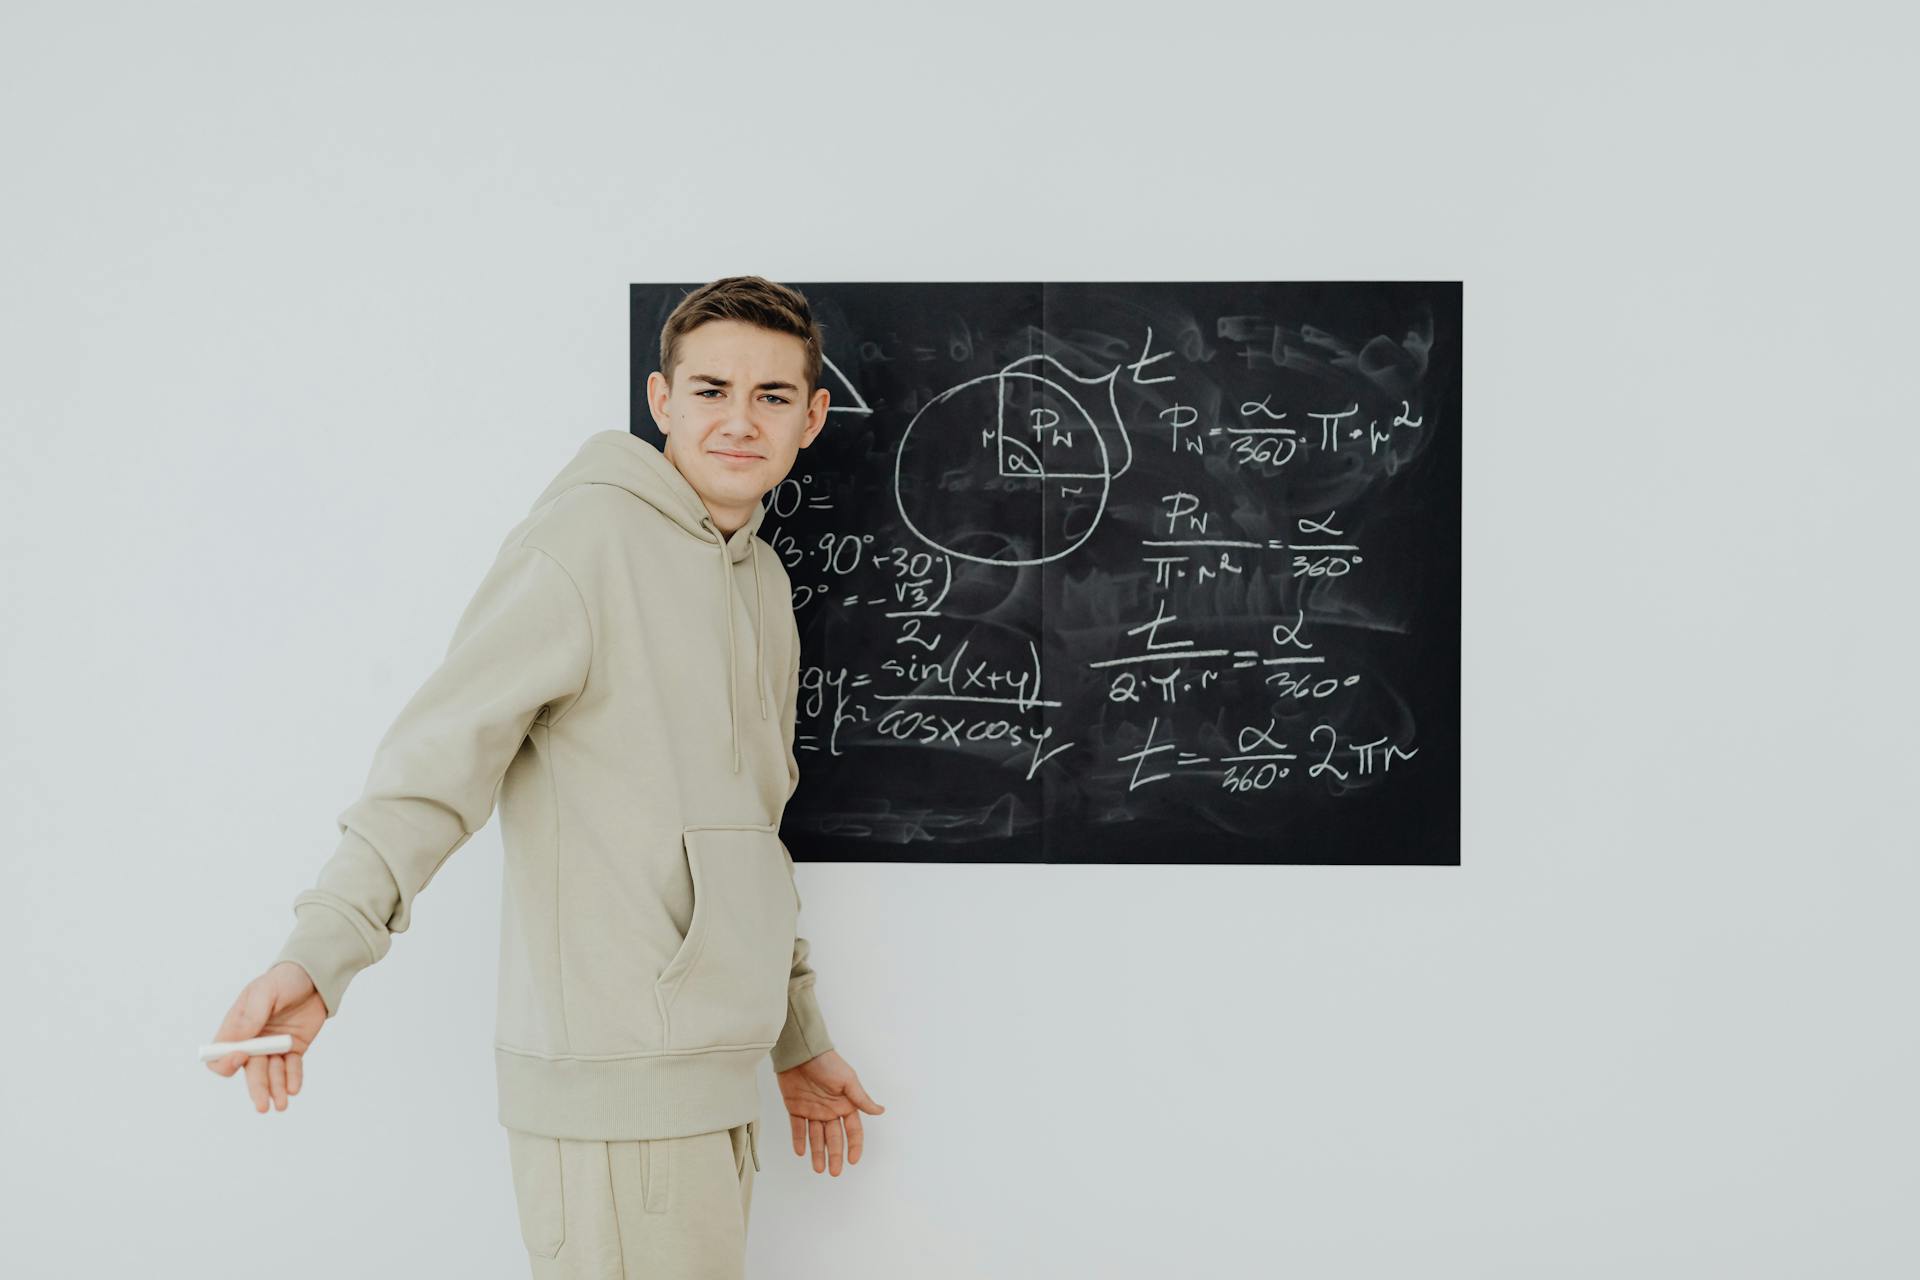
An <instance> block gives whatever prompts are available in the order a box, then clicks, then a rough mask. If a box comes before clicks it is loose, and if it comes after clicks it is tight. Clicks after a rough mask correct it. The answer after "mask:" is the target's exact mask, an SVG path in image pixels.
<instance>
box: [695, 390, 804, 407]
mask: <svg viewBox="0 0 1920 1280" xmlns="http://www.w3.org/2000/svg"><path fill="white" fill-rule="evenodd" d="M693 394H694V395H696V396H717V395H719V394H720V388H718V387H708V388H707V389H706V390H705V391H696V392H694V393H693ZM766 398H767V399H769V400H771V401H773V402H774V403H775V404H785V403H786V402H787V398H786V397H785V396H777V395H775V394H773V392H771V391H769V392H767V395H766Z"/></svg>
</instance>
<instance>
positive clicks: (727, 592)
mask: <svg viewBox="0 0 1920 1280" xmlns="http://www.w3.org/2000/svg"><path fill="white" fill-rule="evenodd" d="M701 523H702V524H705V525H706V526H707V527H708V528H709V529H713V531H714V533H715V534H717V535H718V534H720V530H719V529H717V528H715V527H714V525H713V524H712V523H711V522H709V521H707V520H705V519H703V520H702V521H701ZM747 554H748V555H750V556H753V682H754V685H755V687H756V692H758V694H759V697H760V718H761V719H762V720H765V719H766V718H767V682H766V677H765V675H764V673H763V662H762V655H763V653H764V652H765V646H766V632H767V628H766V626H765V624H764V621H763V616H762V613H761V609H760V557H759V556H757V555H754V552H753V548H751V547H749V548H748V549H747ZM732 569H733V556H732V554H731V550H730V548H729V547H728V546H727V539H726V537H725V535H720V610H721V612H722V613H725V614H726V615H727V724H728V727H729V728H730V729H731V730H732V731H733V771H734V772H735V773H738V772H740V711H739V701H740V699H739V692H738V689H737V688H736V681H735V679H734V670H733V667H734V659H733V644H734V629H733V573H732Z"/></svg>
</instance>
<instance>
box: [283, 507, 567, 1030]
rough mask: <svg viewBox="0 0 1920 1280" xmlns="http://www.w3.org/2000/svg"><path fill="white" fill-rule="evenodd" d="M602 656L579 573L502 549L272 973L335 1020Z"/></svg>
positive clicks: (381, 762)
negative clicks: (542, 724)
mask: <svg viewBox="0 0 1920 1280" xmlns="http://www.w3.org/2000/svg"><path fill="white" fill-rule="evenodd" d="M592 656H593V634H592V630H591V627H590V625H589V623H588V621H587V615H586V605H585V603H584V601H583V600H582V599H581V596H580V593H579V591H578V590H577V589H576V587H575V586H574V582H573V579H572V577H571V576H570V575H569V574H568V573H567V571H566V570H565V569H563V568H562V567H561V566H560V564H559V562H558V561H556V560H555V559H554V558H553V557H552V556H551V555H549V554H548V553H547V552H545V551H542V550H540V549H539V548H537V547H533V546H529V545H527V544H526V542H524V541H518V542H515V543H513V544H510V545H508V546H504V547H502V548H501V551H500V554H499V556H498V558H497V559H495V561H494V563H493V565H492V567H491V568H489V569H488V570H487V573H486V576H485V577H484V578H483V579H481V582H480V586H479V588H478V589H477V590H476V591H475V592H474V595H473V598H472V600H471V601H470V602H469V603H468V604H467V607H466V610H465V612H463V613H462V614H461V616H460V620H459V622H458V624H457V625H456V626H455V628H454V632H453V638H452V640H451V641H450V642H449V644H448V646H447V652H446V656H445V658H444V659H443V660H442V661H441V663H440V665H439V666H438V667H437V668H436V669H435V670H434V671H433V672H432V673H431V674H430V675H429V676H428V677H427V680H426V682H425V683H424V684H423V685H421V686H420V688H419V690H418V691H417V692H416V693H415V694H414V695H413V697H412V698H411V699H410V700H409V701H408V702H407V704H406V705H405V706H404V707H403V708H401V710H400V714H399V716H398V717H397V718H396V719H395V720H394V722H393V725H392V727H391V728H389V729H388V730H387V733H386V736H385V737H383V738H382V739H381V740H380V744H379V746H378V747H377V748H376V750H375V751H374V756H373V765H372V768H371V770H370V771H369V772H368V775H367V781H366V785H365V788H364V789H363V791H362V793H361V795H360V797H359V799H357V800H355V801H354V802H353V803H352V804H351V805H349V806H348V807H347V808H346V809H345V810H343V811H342V812H341V813H340V815H339V818H338V822H337V825H338V827H339V831H340V842H339V844H338V846H337V847H336V848H335V850H334V852H333V855H332V856H331V857H330V858H329V859H328V860H327V862H326V863H325V864H323V865H322V866H321V868H320V876H319V880H318V882H317V883H316V884H315V886H314V887H313V888H311V889H309V890H307V891H305V892H304V893H301V894H300V895H299V896H298V897H296V898H295V899H294V901H293V910H294V916H295V919H296V923H295V925H294V928H293V932H292V935H291V936H290V937H288V939H287V941H286V945H285V946H283V947H282V948H281V950H280V954H279V955H278V956H277V957H276V958H275V961H274V963H276V964H277V963H279V962H280V961H282V960H291V961H293V962H294V963H295V964H298V965H299V966H300V967H301V968H303V969H305V970H306V971H307V974H308V976H310V977H311V978H312V979H313V984H314V986H315V987H316V988H317V989H318V990H319V992H320V998H321V1000H322V1001H323V1002H324V1003H325V1005H326V1007H327V1016H328V1017H332V1016H333V1015H335V1014H337V1013H338V1012H339V1011H340V1000H341V997H342V995H343V994H344V993H345V991H346V989H347V984H348V983H349V982H351V981H352V980H353V977H354V975H355V974H357V973H359V972H360V971H361V970H362V969H364V968H366V967H367V966H368V965H371V964H373V963H375V962H376V961H378V960H379V959H380V958H381V957H383V956H384V955H386V953H387V948H388V947H389V946H390V945H391V944H392V941H393V935H394V934H396V933H402V932H405V930H406V928H407V924H408V922H409V919H410V918H411V915H412V909H413V900H414V897H415V895H417V894H418V893H419V892H420V890H422V889H424V888H425V887H426V886H427V883H428V881H430V880H432V879H433V876H434V873H435V872H437V871H438V870H439V869H440V865H441V864H442V863H443V862H445V861H446V860H447V858H448V857H449V856H451V855H452V854H453V852H454V850H456V849H458V848H459V847H460V846H461V845H463V844H465V843H466V842H467V840H468V838H469V837H471V836H472V835H473V833H474V832H476V831H478V830H479V829H480V828H481V827H483V826H485V825H486V823H487V819H488V818H489V817H490V816H491V815H492V813H493V809H494V802H495V799H496V796H497V794H498V791H499V787H500V782H501V779H502V777H503V776H504V775H505V773H506V770H507V765H508V764H509V763H511V762H512V760H513V757H514V756H515V754H516V753H517V752H518V751H519V750H520V744H521V743H522V742H523V741H524V740H525V738H526V735H527V730H528V728H529V727H530V726H531V724H532V722H533V721H534V719H535V718H536V717H538V716H539V715H540V713H541V712H543V711H547V710H548V709H549V708H550V707H551V709H552V714H554V715H556V716H557V715H562V714H565V712H566V710H567V709H568V708H570V707H571V706H572V705H573V701H572V699H573V697H574V696H575V695H577V694H578V693H579V692H580V691H581V690H582V689H583V688H584V687H585V685H586V679H587V668H588V666H589V664H590V662H591V660H592Z"/></svg>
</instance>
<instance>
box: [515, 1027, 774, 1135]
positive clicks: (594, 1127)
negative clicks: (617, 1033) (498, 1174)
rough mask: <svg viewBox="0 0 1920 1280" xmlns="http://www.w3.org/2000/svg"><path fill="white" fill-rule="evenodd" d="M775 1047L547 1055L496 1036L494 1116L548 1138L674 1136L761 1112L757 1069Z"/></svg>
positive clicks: (736, 1121) (722, 1125)
mask: <svg viewBox="0 0 1920 1280" xmlns="http://www.w3.org/2000/svg"><path fill="white" fill-rule="evenodd" d="M772 1047H773V1045H772V1043H768V1044H746V1045H737V1046H728V1047H727V1048H723V1049H709V1050H706V1051H704V1052H700V1053H652V1054H636V1055H632V1056H628V1057H570V1056H561V1057H549V1056H546V1055H542V1054H537V1053H532V1052H529V1051H527V1050H523V1049H512V1048H509V1047H507V1046H505V1045H501V1044H496V1045H494V1047H493V1062H494V1074H495V1078H496V1080H497V1081H498V1084H499V1102H500V1107H499V1119H500V1123H501V1124H502V1125H504V1126H506V1127H507V1128H509V1129H520V1130H523V1131H525V1132H527V1133H537V1134H542V1135H545V1136H547V1137H553V1138H591V1139H598V1140H601V1141H626V1140H630V1139H635V1138H679V1137H686V1136H688V1135H691V1134H696V1133H708V1132H711V1131H712V1130H715V1129H730V1128H732V1127H733V1126H734V1125H737V1124H745V1123H747V1121H749V1120H752V1119H754V1118H755V1117H757V1116H758V1115H759V1114H760V1095H759V1086H758V1080H757V1075H756V1071H757V1069H758V1067H759V1064H760V1060H761V1059H762V1058H764V1057H766V1056H767V1053H768V1051H769V1050H770V1049H771V1048H772Z"/></svg>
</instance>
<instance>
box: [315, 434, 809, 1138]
mask: <svg viewBox="0 0 1920 1280" xmlns="http://www.w3.org/2000/svg"><path fill="white" fill-rule="evenodd" d="M765 512H766V509H765V507H764V506H759V505H756V507H755V509H754V512H753V516H752V518H751V519H750V520H749V521H748V522H747V523H746V525H745V526H743V527H742V528H740V529H738V530H736V531H735V532H734V533H733V535H732V536H731V537H726V538H723V537H722V536H721V534H720V533H719V532H718V530H717V529H716V528H715V527H714V524H713V521H712V519H711V517H709V516H708V514H707V511H706V508H705V506H704V505H703V504H702V503H701V501H700V496H699V494H697V493H696V492H695V491H694V488H693V486H692V485H691V484H689V483H688V482H687V479H686V477H684V476H682V475H681V474H680V472H679V470H678V469H677V468H675V467H674V465H673V463H672V462H670V461H668V459H667V458H666V456H665V455H664V454H663V453H661V452H660V450H658V449H656V448H655V447H654V446H653V445H651V444H648V443H647V442H646V441H644V440H642V439H640V438H639V437H638V436H634V435H632V434H630V433H628V432H626V431H602V432H599V433H597V434H595V435H593V436H591V437H589V438H588V439H587V441H586V442H585V444H584V445H582V446H581V448H580V451H579V453H578V454H577V455H576V456H575V457H574V459H573V461H572V462H570V463H569V464H568V465H567V466H566V467H565V468H564V469H563V470H562V471H561V472H560V474H559V475H558V476H556V477H555V478H554V480H553V482H552V483H551V484H549V485H548V486H547V487H546V490H545V491H544V492H543V493H542V494H541V495H540V497H539V499H538V500H537V501H536V502H535V503H534V505H533V509H532V511H531V512H530V513H529V514H528V515H527V517H526V518H525V519H524V520H522V521H521V522H520V523H519V524H518V525H516V526H514V528H513V530H512V532H510V533H509V534H508V535H507V537H506V540H505V542H504V543H502V545H501V548H500V552H499V556H498V558H497V559H496V560H495V561H494V563H493V566H492V568H490V569H489V570H488V571H487V574H486V577H485V578H484V579H482V580H481V583H480V586H479V589H478V590H477V591H476V592H475V593H474V596H473V599H472V601H471V603H469V604H468V605H467V608H466V611H465V612H464V613H463V614H462V615H461V617H460V621H459V623H458V625H457V626H456V627H455V629H454V633H453V639H452V642H451V643H450V644H449V645H448V648H447V653H446V657H445V659H444V660H443V661H442V662H441V664H440V665H439V667H438V668H437V669H436V670H435V671H434V672H433V673H432V674H431V675H429V676H428V677H427V680H426V683H425V684H423V685H422V686H421V687H420V689H419V691H418V692H416V693H415V694H414V695H413V697H412V699H411V700H409V701H408V702H407V704H406V706H405V707H403V708H402V709H401V711H400V714H399V718H398V719H396V720H395V721H394V723H393V726H392V727H391V728H390V729H388V730H387V733H386V736H385V737H384V738H383V739H382V740H381V742H380V745H379V747H378V749H377V750H376V751H375V753H374V758H373V766H372V769H371V771H370V772H369V774H368V776H367V783H366V787H365V790H364V792H363V793H362V794H361V796H360V798H359V799H357V800H355V801H354V802H353V803H352V804H351V805H349V806H348V807H347V808H346V809H345V810H344V811H342V813H341V814H340V816H339V828H340V843H339V846H338V847H337V849H336V850H335V851H334V853H333V855H332V857H331V858H330V859H329V860H328V861H327V863H326V864H325V865H324V866H323V867H322V868H321V870H320V876H319V881H318V883H317V885H316V886H315V887H314V888H313V889H310V890H308V891H306V892H304V893H302V894H300V895H299V896H298V897H297V898H295V899H294V913H295V916H296V919H297V923H296V925H295V927H294V930H293V934H292V936H291V937H290V938H289V939H288V941H287V944H286V946H285V947H284V948H282V950H281V952H280V954H279V956H278V957H277V959H278V960H292V961H295V962H297V963H298V964H300V965H301V966H302V967H303V968H304V969H306V971H307V972H308V973H309V974H310V975H312V977H313V981H314V985H315V986H316V987H317V988H318V989H319V992H320V996H321V998H322V1000H323V1001H324V1002H325V1003H326V1007H327V1013H328V1015H329V1016H332V1015H334V1014H336V1013H338V1012H339V1010H340V999H341V996H342V994H343V993H344V992H345V990H346V987H347V984H348V983H349V982H350V981H352V979H353V976H354V975H355V974H357V973H358V972H359V971H360V970H362V969H364V968H366V967H367V966H368V965H370V964H373V963H374V962H376V961H377V960H379V959H380V958H381V957H382V956H384V955H385V954H386V952H387V948H388V947H389V946H390V945H391V943H392V935H394V934H396V933H400V932H402V931H404V930H405V929H406V927H407V925H408V923H409V921H410V918H411V915H412V909H413V901H414V898H415V896H416V895H417V894H418V893H419V892H420V890H422V889H424V888H425V887H426V886H427V884H428V882H429V881H431V880H432V879H433V875H434V873H435V872H436V871H437V870H439V868H440V864H441V863H443V862H445V861H446V860H447V858H448V856H449V855H451V854H452V853H453V852H454V850H456V849H458V848H459V847H460V846H461V845H462V844H464V843H466V841H467V840H468V838H469V837H471V836H472V835H473V833H474V832H476V831H478V830H479V829H480V828H481V827H482V826H484V825H486V822H487V818H488V816H489V815H490V814H491V813H492V812H493V808H494V803H495V799H496V793H497V798H498V802H499V808H500V825H501V840H502V843H503V844H504V846H505V850H506V853H505V862H504V871H505V883H504V888H503V892H502V901H501V919H500V970H499V1003H498V1010H497V1029H496V1034H495V1038H494V1062H495V1074H496V1079H497V1082H498V1086H499V1099H500V1106H499V1119H500V1123H502V1124H504V1125H506V1126H508V1127H509V1128H514V1129H522V1130H526V1131H528V1132H531V1133H538V1134H546V1135H550V1136H553V1137H562V1138H600V1139H615V1138H622V1139H624V1138H665V1137H678V1136H682V1135H685V1134H692V1133H704V1132H707V1131H709V1130H713V1129H724V1128H728V1127H730V1126H732V1125H736V1124H741V1123H744V1122H745V1121H747V1120H750V1119H752V1118H754V1117H755V1116H757V1115H758V1114H759V1104H758V1098H757V1095H756V1091H755V1078H756V1077H755V1067H756V1065H757V1064H758V1063H759V1061H760V1059H761V1058H762V1057H764V1056H767V1055H768V1054H769V1053H771V1056H772V1059H773V1066H774V1069H775V1070H785V1069H786V1068H788V1067H791V1066H794V1065H797V1064H798V1063H801V1062H804V1061H806V1060H807V1059H809V1058H811V1057H813V1056H815V1055H816V1054H820V1053H824V1052H825V1051H826V1050H828V1049H830V1048H832V1044H831V1042H830V1041H829V1040H828V1038H827V1030H826V1025H825V1023H824V1022H823V1021H822V1019H821V1015H820V1009H819V1006H818V1004H817V1003H816V1001H815V999H814V993H813V970H812V968H811V967H809V965H808V963H807V941H806V939H804V938H801V937H797V936H796V935H795V932H794V927H795V920H796V917H797V915H798V913H799V909H800V894H799V890H798V888H797V887H796V885H795V882H794V876H793V859H792V858H791V856H790V855H789V854H788V852H787V849H786V845H785V844H784V843H783V842H782V841H781V839H780V835H779V827H780V817H781V813H782V812H783V810H784V809H785V808H786V803H787V800H788V798H789V797H791V796H792V794H793V789H794V785H795V783H796V782H797V781H798V780H799V776H800V771H799V766H798V764H797V762H796V761H795V758H794V753H793V733H794V710H795V705H796V686H797V683H798V681H797V676H798V672H799V661H800V634H799V629H798V627H797V626H796V625H795V623H794V617H793V597H792V590H791V587H790V584H789V581H788V578H787V572H786V569H785V567H784V566H782V565H781V563H780V560H779V557H778V556H776V555H775V554H774V551H773V548H771V547H770V546H768V545H766V543H765V542H763V541H762V540H761V539H760V538H758V537H756V536H755V531H756V530H757V529H758V528H759V527H760V522H761V520H762V519H763V517H764V516H765ZM749 560H750V561H751V562H752V563H751V564H743V563H742V562H743V561H749Z"/></svg>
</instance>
